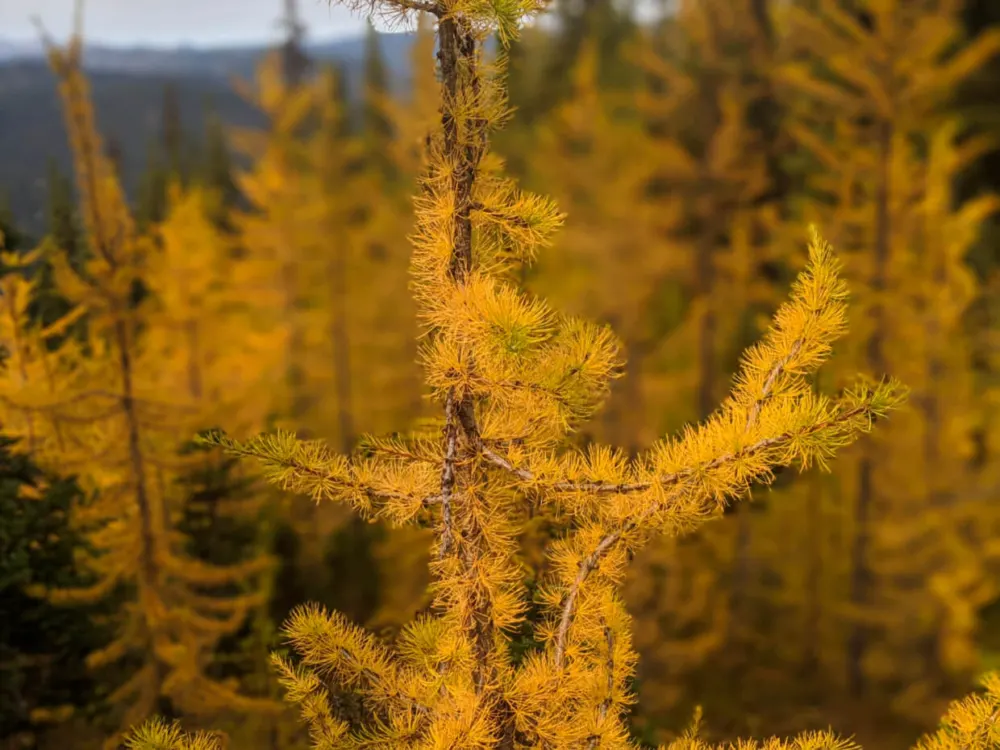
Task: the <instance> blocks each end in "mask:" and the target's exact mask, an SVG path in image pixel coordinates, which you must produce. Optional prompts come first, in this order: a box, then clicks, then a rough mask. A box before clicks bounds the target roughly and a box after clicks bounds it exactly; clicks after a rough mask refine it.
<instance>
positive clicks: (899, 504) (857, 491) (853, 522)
mask: <svg viewBox="0 0 1000 750" xmlns="http://www.w3.org/2000/svg"><path fill="white" fill-rule="evenodd" d="M961 7H962V3H961V0H934V1H933V2H926V3H908V2H895V1H891V2H859V3H855V4H854V7H853V9H852V10H850V11H848V10H845V9H844V8H843V7H842V6H841V4H839V3H837V2H829V1H823V0H819V2H815V3H809V4H803V5H802V6H801V7H800V6H793V7H791V8H790V9H789V12H788V14H787V16H786V18H785V19H784V21H783V23H784V24H786V28H785V30H784V31H783V36H784V37H785V38H786V39H787V40H788V41H789V44H788V47H787V50H786V51H785V53H784V54H785V55H786V59H787V62H786V63H785V64H784V65H783V66H782V67H781V68H780V69H779V70H778V71H777V74H776V80H777V81H778V83H779V85H780V88H781V90H782V92H783V95H784V97H785V99H786V101H787V102H788V108H789V111H790V112H791V113H792V115H793V117H792V119H790V120H789V122H788V125H787V127H788V128H789V130H790V132H791V134H792V135H793V137H794V138H795V139H796V140H797V141H798V143H799V144H800V145H801V146H802V147H803V150H804V151H805V152H807V153H809V154H810V155H811V157H812V158H813V159H815V160H816V163H817V165H818V167H819V169H818V170H817V172H816V174H815V175H814V177H813V178H812V179H811V180H810V183H809V186H808V187H809V191H810V197H811V200H809V201H807V202H805V205H803V207H802V213H803V214H804V215H806V216H808V217H811V218H815V219H817V220H820V221H822V222H824V224H825V225H826V226H828V227H830V231H831V233H832V236H834V237H835V238H837V241H838V245H839V246H841V247H842V248H843V249H844V257H845V259H846V272H847V277H848V278H849V279H850V280H851V281H852V282H853V284H854V286H855V287H856V288H857V289H858V291H859V299H860V302H859V306H860V309H861V310H862V311H863V312H862V316H861V320H862V322H861V324H860V325H858V326H856V327H855V328H854V329H853V330H852V335H851V336H849V337H848V338H847V340H846V342H845V348H846V349H847V352H846V356H845V357H844V358H843V362H844V367H845V370H846V371H842V372H841V373H840V374H839V378H840V379H843V378H844V377H845V376H846V374H847V372H849V370H850V368H852V367H858V366H861V367H867V368H869V369H875V370H879V369H882V368H885V367H888V368H891V369H892V370H893V371H894V372H899V373H900V374H901V376H902V377H904V378H905V379H906V380H907V382H908V383H909V382H911V381H912V384H913V387H914V391H915V399H914V405H913V408H912V409H910V410H908V411H907V412H906V414H905V416H903V417H901V419H900V422H899V424H898V429H893V430H890V431H889V432H888V433H886V435H885V436H884V439H883V440H879V441H876V443H875V444H874V445H872V446H869V447H866V449H865V450H864V451H858V452H852V453H851V455H850V456H849V458H848V459H847V460H846V461H845V462H844V463H843V464H842V465H841V467H840V471H839V472H838V484H839V488H838V489H839V497H840V500H839V502H840V503H849V504H850V505H849V506H848V507H849V509H843V513H842V514H841V517H842V518H844V519H845V522H846V523H845V531H846V533H845V535H844V537H843V538H844V540H845V543H846V545H847V546H846V548H842V549H841V550H839V551H838V553H837V554H836V555H832V556H831V560H837V559H840V560H847V562H848V569H847V570H846V571H845V573H846V576H847V580H846V582H845V583H846V591H845V592H844V593H845V598H846V601H842V602H840V604H839V606H838V607H837V610H838V611H839V612H841V613H844V614H843V618H844V619H842V620H841V622H844V624H846V625H847V630H848V632H846V633H845V634H844V649H845V652H844V658H845V660H846V670H845V672H846V675H845V683H846V687H847V689H848V690H849V692H850V693H851V694H852V695H862V694H865V691H866V690H867V689H874V688H876V687H877V688H878V690H879V691H880V692H882V693H883V694H888V695H890V696H891V697H892V699H893V703H894V707H895V708H896V709H898V710H899V711H900V712H902V713H904V714H906V715H910V716H916V717H925V716H926V715H927V712H928V710H931V709H934V708H937V707H938V706H939V705H940V703H941V702H942V701H943V700H944V699H946V698H948V697H949V695H950V694H952V691H953V690H954V686H953V685H952V686H951V687H949V683H950V682H951V681H952V680H954V679H955V677H956V676H964V678H965V679H968V677H969V676H970V674H971V673H972V672H974V670H975V652H974V641H973V639H972V637H973V635H974V624H973V623H974V618H973V616H972V613H973V612H974V611H975V610H976V609H977V608H978V606H980V605H981V604H982V603H983V602H984V597H987V598H988V597H989V596H990V593H989V590H988V589H989V584H988V577H989V576H988V575H987V572H986V570H984V569H983V564H984V560H983V559H982V556H983V554H985V552H986V550H987V549H988V546H991V545H989V542H988V539H982V538H981V537H982V536H983V535H985V536H986V537H989V536H990V535H991V534H992V533H994V532H993V531H992V530H994V529H995V515H996V514H995V511H994V510H992V508H991V506H990V505H989V504H988V503H987V502H986V501H987V500H988V498H986V497H983V496H982V495H981V493H980V492H977V491H976V489H977V488H976V487H975V472H974V471H970V469H971V464H970V458H971V453H972V443H971V440H972V436H973V433H974V431H975V429H976V426H977V425H976V421H977V417H976V416H975V414H976V411H977V410H978V409H977V407H976V405H975V403H974V396H973V393H974V392H973V390H972V380H970V376H971V367H972V362H971V358H970V350H969V346H968V343H969V342H968V340H967V339H966V336H965V329H964V322H963V318H964V316H965V313H966V311H967V310H968V307H969V304H970V302H971V301H972V300H973V299H974V297H975V295H976V290H975V282H974V277H973V275H972V274H971V269H970V268H969V267H968V266H967V264H966V259H965V255H966V253H967V251H968V249H969V248H970V247H971V246H972V245H973V243H974V242H975V241H976V239H977V235H978V228H979V226H980V225H981V224H982V223H983V220H984V218H985V217H987V216H988V215H989V214H990V213H992V212H994V211H995V210H996V201H995V199H993V198H988V197H986V198H981V199H977V200H974V201H971V202H967V203H965V204H959V203H958V201H957V200H956V199H955V197H954V195H953V193H952V186H953V185H954V183H955V180H956V178H957V175H958V173H959V171H960V170H961V169H962V167H963V165H964V164H967V163H968V162H969V160H970V159H971V158H975V155H976V154H977V152H981V150H982V148H983V144H982V143H981V142H980V141H979V140H978V139H972V140H968V139H959V136H960V131H956V130H955V129H954V128H955V126H954V125H953V124H952V125H949V124H948V123H947V112H946V111H945V110H944V107H943V105H944V104H945V103H946V102H947V101H948V97H949V96H950V93H951V91H952V90H954V89H955V87H957V86H958V85H960V84H961V82H962V81H963V80H965V79H966V78H968V76H970V75H971V74H973V73H974V72H975V71H976V70H977V69H978V68H979V67H980V66H981V65H983V64H984V62H986V61H987V60H988V59H990V58H991V57H992V56H994V55H996V54H997V53H998V52H1000V34H995V33H994V34H984V35H981V36H980V37H979V38H978V39H977V40H975V41H974V42H972V43H970V44H966V45H962V46H958V45H956V42H957V41H958V40H959V39H960V36H961V24H960V17H959V14H960V11H961ZM945 394H948V395H947V396H945ZM894 427H896V426H895V425H894ZM914 456H919V457H920V461H919V463H918V466H917V467H915V466H914ZM970 480H972V481H971V482H970ZM977 495H978V497H977ZM845 514H846V515H845ZM974 519H975V520H974ZM970 523H974V525H976V526H978V530H977V531H975V532H970V530H969V524H970ZM984 545H986V546H984ZM984 587H986V588H984ZM845 620H846V621H845ZM942 683H943V685H942Z"/></svg>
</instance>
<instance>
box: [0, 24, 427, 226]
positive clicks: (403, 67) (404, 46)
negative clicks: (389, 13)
mask: <svg viewBox="0 0 1000 750" xmlns="http://www.w3.org/2000/svg"><path fill="white" fill-rule="evenodd" d="M414 37H415V34H413V33H398V34H379V38H378V41H379V48H380V50H381V53H382V57H383V59H384V61H385V65H386V68H387V70H388V73H389V76H390V85H391V86H392V88H393V89H394V90H396V91H405V90H406V88H407V86H408V81H409V67H410V65H409V54H410V49H411V46H412V44H413V39H414ZM364 46H365V41H364V37H363V36H357V37H347V38H342V39H335V40H331V41H327V42H313V43H311V44H308V45H306V50H307V52H308V54H309V56H310V57H311V58H312V59H313V60H315V61H317V62H319V63H323V62H335V63H338V64H339V65H341V66H342V67H343V70H344V73H345V78H346V81H347V89H348V95H349V96H351V97H352V98H353V97H354V96H356V95H357V93H358V91H359V88H360V86H359V84H360V80H361V76H362V71H363V64H364ZM267 51H268V48H267V47H264V46H247V47H222V48H198V47H179V48H176V49H158V48H149V47H135V48H116V47H107V46H100V45H95V46H91V47H85V48H84V57H83V61H84V67H85V68H86V70H87V71H88V73H89V77H90V83H91V92H92V96H93V100H94V103H95V108H96V111H97V118H98V123H99V127H100V128H101V131H102V135H104V136H105V137H113V138H115V139H116V141H117V142H118V145H119V146H120V149H121V153H122V155H123V159H122V161H123V177H124V182H125V185H126V189H127V190H128V192H129V193H130V195H132V196H133V197H134V196H135V194H136V189H137V188H138V184H139V179H140V176H141V174H142V171H143V169H144V167H145V164H146V156H147V153H148V150H149V146H150V144H151V143H153V142H155V141H156V140H157V139H158V137H159V127H160V111H161V106H162V99H163V90H164V87H165V86H166V85H167V84H168V83H169V84H171V85H172V86H173V87H174V89H175V91H176V94H177V99H178V102H179V105H180V111H181V120H182V123H183V126H184V129H185V131H186V132H188V133H190V134H192V135H196V136H197V135H200V134H201V131H202V128H203V125H204V122H205V117H206V114H207V112H208V111H209V110H212V111H214V112H215V113H216V114H217V115H218V116H219V118H220V119H221V120H222V122H223V123H225V124H231V125H248V124H254V123H260V122H261V118H260V116H259V114H258V113H256V112H255V111H254V110H253V108H252V107H250V106H249V105H248V104H247V103H246V102H244V101H242V100H241V99H240V98H239V97H238V96H237V95H236V94H235V93H234V91H233V90H232V86H231V85H230V81H231V79H232V78H233V77H239V78H244V79H250V78H252V76H253V74H254V69H255V67H256V65H257V62H258V61H259V60H260V58H261V56H262V55H264V54H265V53H266V52H267ZM50 158H51V159H53V160H55V162H56V164H57V165H58V166H59V168H60V169H61V170H62V171H63V172H65V173H67V174H68V173H69V172H70V170H71V165H72V161H71V158H70V153H69V149H68V145H67V143H66V134H65V130H64V128H63V123H62V113H61V109H60V105H59V101H58V97H57V94H56V84H55V79H54V78H53V76H52V74H51V72H50V71H49V69H48V66H47V65H46V63H45V61H44V59H43V56H42V51H41V46H40V45H39V44H35V45H34V46H32V45H31V44H29V43H27V42H12V41H9V40H6V41H5V40H0V193H5V194H6V196H7V199H8V201H9V203H10V207H11V209H12V211H13V213H14V217H15V219H16V220H17V222H18V224H19V225H20V226H21V227H22V228H24V229H26V230H27V231H29V232H30V233H32V234H33V235H35V236H38V235H40V234H41V233H42V232H43V231H44V228H45V227H44V214H43V212H44V206H45V201H46V185H45V175H46V170H47V164H48V161H49V159H50Z"/></svg>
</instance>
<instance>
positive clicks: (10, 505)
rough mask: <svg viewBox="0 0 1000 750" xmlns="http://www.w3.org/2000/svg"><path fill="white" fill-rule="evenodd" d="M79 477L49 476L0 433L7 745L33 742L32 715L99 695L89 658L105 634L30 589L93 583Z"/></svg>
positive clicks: (2, 700) (2, 687)
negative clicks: (87, 571) (80, 520)
mask: <svg viewBox="0 0 1000 750" xmlns="http://www.w3.org/2000/svg"><path fill="white" fill-rule="evenodd" d="M81 499H82V498H81V494H80V489H79V488H78V487H77V486H76V484H75V483H74V482H73V480H72V479H65V478H49V477H45V476H44V475H43V474H42V472H41V471H40V470H39V469H38V468H37V467H36V466H35V465H34V464H33V463H32V462H31V460H30V459H29V458H27V457H26V456H24V455H22V454H20V453H18V452H17V451H16V444H15V441H13V440H11V439H9V438H6V437H0V517H2V518H3V523H0V612H2V613H3V616H2V617H0V745H5V742H11V743H12V744H11V746H14V745H13V741H14V738H20V739H21V740H22V742H23V741H29V742H30V741H31V739H32V737H33V733H34V731H35V730H36V729H37V727H36V725H35V723H33V721H32V717H33V716H34V718H35V719H37V718H38V713H39V712H40V711H45V712H48V713H49V715H52V713H53V712H54V713H55V714H56V715H58V714H66V713H68V712H70V711H80V710H83V711H89V710H91V709H92V708H93V706H92V705H91V704H92V702H94V699H95V698H96V697H97V691H96V685H95V683H94V680H93V679H92V677H91V675H90V674H89V673H88V670H87V668H86V664H85V657H86V655H87V653H88V652H90V651H92V650H93V649H94V648H95V647H96V646H97V645H99V644H100V643H102V642H103V639H104V638H105V636H103V635H102V634H101V633H100V631H99V630H98V629H97V628H96V627H95V626H94V624H93V622H94V620H93V619H92V617H90V616H88V614H91V613H87V612H81V611H80V610H79V609H67V608H61V607H57V606H55V605H53V604H52V603H51V602H49V601H47V600H45V599H42V598H36V597H34V596H32V595H30V594H29V593H28V591H29V590H30V589H31V588H32V587H42V588H48V587H58V588H68V587H74V586H80V585H83V584H85V583H86V581H85V580H82V579H81V577H80V575H79V573H77V572H76V570H75V568H74V550H75V549H76V548H77V546H78V545H79V544H80V543H81V542H80V540H79V538H78V537H77V535H76V534H75V533H74V532H73V530H72V529H71V527H70V525H69V510H70V506H71V505H72V504H74V503H77V502H80V501H81Z"/></svg>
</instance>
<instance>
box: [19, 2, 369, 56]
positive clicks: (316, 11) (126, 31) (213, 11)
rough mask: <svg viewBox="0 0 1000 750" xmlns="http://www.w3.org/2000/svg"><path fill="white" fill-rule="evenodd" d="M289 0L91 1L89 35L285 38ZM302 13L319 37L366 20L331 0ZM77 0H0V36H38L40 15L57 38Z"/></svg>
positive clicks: (197, 41) (163, 40) (140, 40)
mask: <svg viewBox="0 0 1000 750" xmlns="http://www.w3.org/2000/svg"><path fill="white" fill-rule="evenodd" d="M283 2H284V0H85V5H84V22H83V26H84V35H85V37H86V38H87V39H88V40H89V41H92V42H95V43H106V44H114V45H132V44H155V45H165V46H166V45H171V46H172V45H177V44H192V45H201V44H212V45H215V44H240V43H247V42H264V41H268V42H269V41H273V40H275V39H278V38H280V37H281V35H282V32H281V29H280V26H279V23H278V21H279V19H280V18H281V17H282V15H283V14H284V7H283ZM298 3H299V15H300V17H301V19H302V21H303V22H304V23H305V24H306V26H307V28H308V33H309V36H310V37H311V38H314V39H329V38H332V37H336V36H345V35H351V34H356V33H358V32H359V31H360V30H361V29H362V28H363V27H364V19H363V18H361V17H360V16H358V15H356V14H352V13H350V12H349V11H347V10H345V9H344V8H342V7H340V6H338V5H337V4H335V3H334V4H330V3H328V2H327V0H298ZM73 5H74V0H0V29H2V31H0V35H2V36H4V37H7V38H11V39H26V38H33V37H34V36H35V30H34V27H33V26H32V24H31V17H32V16H38V17H39V18H40V19H41V21H42V23H43V24H44V25H45V27H46V28H47V29H48V30H49V31H50V32H51V33H52V34H53V35H54V36H55V37H56V38H57V39H60V38H65V37H66V36H67V35H68V34H69V32H70V28H71V25H72V16H73Z"/></svg>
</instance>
